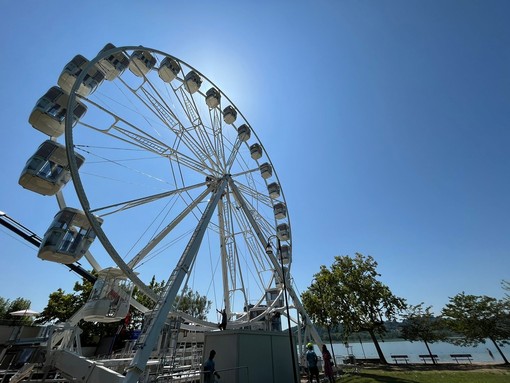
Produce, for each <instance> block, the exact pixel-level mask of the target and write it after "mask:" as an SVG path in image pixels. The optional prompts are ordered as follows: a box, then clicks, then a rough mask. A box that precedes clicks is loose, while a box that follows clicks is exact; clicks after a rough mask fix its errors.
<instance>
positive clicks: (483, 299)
mask: <svg viewBox="0 0 510 383" xmlns="http://www.w3.org/2000/svg"><path fill="white" fill-rule="evenodd" d="M442 316H443V318H444V320H445V324H446V326H447V327H448V328H449V329H450V330H452V331H454V332H455V333H457V334H459V335H462V336H461V337H455V338H451V339H450V340H449V341H450V342H452V343H454V344H458V345H477V344H479V343H485V341H486V340H487V339H489V340H491V341H492V342H493V343H494V345H495V346H496V348H497V350H498V351H499V353H500V354H501V356H502V357H503V360H504V361H505V364H508V360H507V358H506V357H505V355H504V354H503V352H502V351H501V349H500V347H499V345H501V344H508V343H509V342H508V339H510V301H508V300H498V299H496V298H491V297H488V296H485V295H484V296H477V295H467V294H465V293H464V292H462V293H460V294H457V295H455V296H454V297H451V298H450V301H449V303H448V304H447V305H446V306H445V307H444V308H443V310H442Z"/></svg>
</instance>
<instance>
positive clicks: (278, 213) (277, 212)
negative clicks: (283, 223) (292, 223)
mask: <svg viewBox="0 0 510 383" xmlns="http://www.w3.org/2000/svg"><path fill="white" fill-rule="evenodd" d="M273 211H274V216H275V218H276V219H283V218H285V217H287V207H286V206H285V204H284V203H283V202H278V203H277V204H275V205H274V206H273Z"/></svg>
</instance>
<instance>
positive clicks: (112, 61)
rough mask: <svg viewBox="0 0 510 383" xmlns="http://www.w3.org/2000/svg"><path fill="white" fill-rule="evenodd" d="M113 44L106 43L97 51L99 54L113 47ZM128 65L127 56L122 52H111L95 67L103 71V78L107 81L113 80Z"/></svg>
mask: <svg viewBox="0 0 510 383" xmlns="http://www.w3.org/2000/svg"><path fill="white" fill-rule="evenodd" d="M115 48H116V47H115V45H113V44H111V43H108V44H106V45H105V46H104V48H103V49H101V50H100V51H99V54H102V53H104V52H107V51H109V50H111V49H115ZM128 66H129V57H127V55H126V54H125V53H124V52H120V51H119V52H117V53H112V54H111V55H109V56H107V57H104V58H102V59H101V60H99V62H98V63H97V67H98V68H99V70H100V71H101V72H103V74H104V77H105V79H107V80H108V81H112V80H115V79H116V78H117V77H118V76H120V75H121V74H122V72H124V71H125V70H126V68H127V67H128Z"/></svg>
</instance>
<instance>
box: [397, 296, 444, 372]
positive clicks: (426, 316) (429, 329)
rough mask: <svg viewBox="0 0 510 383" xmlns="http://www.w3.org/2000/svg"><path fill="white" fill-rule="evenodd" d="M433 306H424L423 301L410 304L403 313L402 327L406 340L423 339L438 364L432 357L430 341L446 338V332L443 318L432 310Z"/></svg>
mask: <svg viewBox="0 0 510 383" xmlns="http://www.w3.org/2000/svg"><path fill="white" fill-rule="evenodd" d="M431 308H432V307H431V306H428V307H426V308H423V303H420V304H419V305H416V306H413V305H409V306H408V307H407V309H406V312H405V314H403V318H404V320H403V322H402V325H401V328H400V332H401V336H402V338H404V339H406V340H410V341H411V342H412V341H415V340H418V341H423V342H424V343H425V346H426V347H427V350H428V352H429V355H430V357H431V360H432V362H433V363H434V364H436V360H435V358H433V357H432V351H431V350H430V346H429V343H434V342H437V341H442V340H445V339H446V336H447V334H446V332H445V330H444V326H443V325H442V320H441V318H437V317H435V316H434V314H433V313H432V312H431Z"/></svg>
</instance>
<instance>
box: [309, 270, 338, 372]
mask: <svg viewBox="0 0 510 383" xmlns="http://www.w3.org/2000/svg"><path fill="white" fill-rule="evenodd" d="M313 281H315V285H316V286H317V290H318V292H319V300H320V301H321V306H322V310H321V312H322V311H323V309H324V295H323V294H322V288H321V284H320V283H319V281H318V280H317V279H316V278H314V279H313V280H312V282H313ZM322 319H323V320H324V322H326V318H324V315H322ZM326 327H327V328H328V337H329V345H330V347H331V352H332V353H333V362H334V363H335V367H336V357H335V350H334V349H333V341H332V340H331V323H330V322H329V321H328V323H327V324H326Z"/></svg>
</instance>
